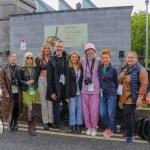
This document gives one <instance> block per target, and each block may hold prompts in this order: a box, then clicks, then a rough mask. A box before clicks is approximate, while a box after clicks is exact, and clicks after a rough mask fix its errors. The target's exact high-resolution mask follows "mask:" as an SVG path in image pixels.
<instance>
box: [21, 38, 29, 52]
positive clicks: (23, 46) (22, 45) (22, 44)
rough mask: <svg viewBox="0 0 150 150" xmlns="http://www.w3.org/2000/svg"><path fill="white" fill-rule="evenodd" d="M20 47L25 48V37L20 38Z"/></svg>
mask: <svg viewBox="0 0 150 150" xmlns="http://www.w3.org/2000/svg"><path fill="white" fill-rule="evenodd" d="M20 49H21V50H26V49H27V39H26V38H21V39H20Z"/></svg>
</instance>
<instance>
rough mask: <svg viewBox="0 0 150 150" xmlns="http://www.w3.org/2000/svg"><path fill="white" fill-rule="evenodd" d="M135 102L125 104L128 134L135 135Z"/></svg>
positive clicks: (124, 114)
mask: <svg viewBox="0 0 150 150" xmlns="http://www.w3.org/2000/svg"><path fill="white" fill-rule="evenodd" d="M135 110H136V105H135V104H125V105H124V112H123V116H124V121H125V125H126V129H127V136H133V133H134V126H135Z"/></svg>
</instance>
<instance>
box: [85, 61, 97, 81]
mask: <svg viewBox="0 0 150 150" xmlns="http://www.w3.org/2000/svg"><path fill="white" fill-rule="evenodd" d="M94 63H95V58H93V59H92V65H91V67H90V64H89V61H88V59H86V69H87V66H88V68H89V70H90V75H91V79H92V75H93V73H92V71H93V68H94Z"/></svg>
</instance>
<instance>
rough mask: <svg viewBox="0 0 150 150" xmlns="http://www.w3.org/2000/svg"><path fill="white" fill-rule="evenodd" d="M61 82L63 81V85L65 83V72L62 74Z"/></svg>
mask: <svg viewBox="0 0 150 150" xmlns="http://www.w3.org/2000/svg"><path fill="white" fill-rule="evenodd" d="M60 82H61V83H62V84H63V85H65V76H64V74H61V75H60Z"/></svg>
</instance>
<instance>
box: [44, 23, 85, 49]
mask: <svg viewBox="0 0 150 150" xmlns="http://www.w3.org/2000/svg"><path fill="white" fill-rule="evenodd" d="M87 28H88V26H87V24H67V25H49V26H45V27H44V36H45V41H46V42H47V43H50V45H51V46H52V47H54V43H55V41H57V40H62V41H63V42H64V44H65V47H74V46H84V45H85V44H86V43H87V41H88V33H87V32H88V30H87Z"/></svg>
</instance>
